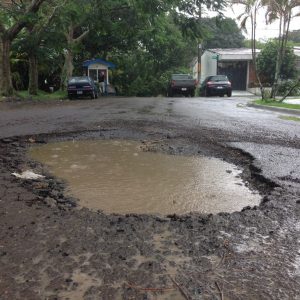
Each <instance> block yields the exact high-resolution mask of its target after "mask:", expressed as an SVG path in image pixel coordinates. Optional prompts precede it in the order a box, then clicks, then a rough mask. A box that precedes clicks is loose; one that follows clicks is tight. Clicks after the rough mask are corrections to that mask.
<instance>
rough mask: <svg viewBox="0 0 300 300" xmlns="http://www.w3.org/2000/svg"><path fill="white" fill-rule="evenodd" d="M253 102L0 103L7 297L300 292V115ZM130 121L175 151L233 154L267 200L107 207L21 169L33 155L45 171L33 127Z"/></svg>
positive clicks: (0, 226) (107, 130) (2, 294)
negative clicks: (192, 206) (224, 209)
mask: <svg viewBox="0 0 300 300" xmlns="http://www.w3.org/2000/svg"><path fill="white" fill-rule="evenodd" d="M248 101H249V99H247V98H239V97H232V98H227V97H225V98H213V97H211V98H159V97H157V98H100V99H97V100H80V101H52V102H42V103H38V102H15V103H11V102H2V103H0V146H1V147H0V299H5V300H10V299H22V300H23V299H30V300H34V299H37V300H39V299H105V300H106V299H172V300H173V299H179V300H181V299H193V300H198V299H234V300H235V299H236V300H238V299H255V300H256V299H280V300H282V299H300V291H299V280H300V252H299V249H300V238H299V237H300V201H299V200H300V179H299V178H300V123H299V122H296V121H287V120H282V119H280V118H279V116H280V115H281V114H280V113H275V112H270V111H264V110H261V109H255V108H250V107H247V102H248ZM123 127H124V128H126V130H127V131H126V133H125V134H124V136H125V137H127V136H135V135H137V136H138V134H140V136H141V138H140V139H143V138H145V137H146V138H147V139H148V140H149V141H151V140H152V139H158V140H159V143H158V144H155V145H158V147H160V146H161V147H162V148H161V149H162V150H165V149H167V150H168V149H173V150H174V151H175V154H176V153H180V151H181V150H182V148H184V146H185V144H189V145H188V147H186V149H184V150H185V151H191V153H193V151H194V150H195V149H196V150H195V151H196V153H201V152H197V151H198V150H199V149H200V150H201V149H202V148H203V149H205V151H206V152H205V154H208V155H209V154H211V155H214V154H215V153H217V154H218V155H221V157H223V158H224V159H226V157H225V156H226V155H228V157H230V161H231V162H235V161H237V162H239V163H240V164H242V166H244V167H245V173H246V174H245V176H246V177H247V179H249V180H250V181H251V180H252V179H255V180H256V184H259V182H258V181H261V182H262V183H264V184H265V183H266V184H267V185H268V188H267V189H266V188H264V187H265V186H264V187H263V188H262V189H261V190H262V191H264V192H265V194H264V195H263V196H264V198H263V201H262V203H261V205H260V206H259V207H254V208H253V209H250V208H248V209H244V210H243V211H241V212H239V211H237V212H234V213H232V214H226V213H220V214H218V215H204V214H203V215H201V214H191V215H186V216H176V215H173V216H168V217H162V218H160V217H157V216H149V215H128V216H120V215H108V214H104V213H101V212H91V211H89V210H87V209H73V208H70V207H71V206H72V203H74V202H72V201H73V200H72V199H69V198H67V197H65V196H64V195H63V192H64V188H65V185H64V184H63V183H61V182H60V181H57V180H56V179H55V178H52V177H50V176H48V177H47V178H45V179H44V180H42V181H40V182H24V181H22V180H17V179H15V178H14V177H13V176H12V175H11V173H12V172H14V171H15V170H21V169H22V167H23V166H28V165H29V166H31V167H33V168H34V169H35V168H37V169H38V170H39V171H40V172H42V171H43V168H42V167H41V166H40V165H38V164H36V163H33V162H32V161H30V160H28V159H27V158H26V147H27V145H28V141H29V138H30V137H32V140H34V139H35V138H38V136H37V135H39V134H50V136H52V135H51V134H53V136H54V139H55V138H57V136H58V135H57V133H58V134H60V133H61V134H62V136H63V135H64V133H65V134H66V136H67V135H68V136H70V135H71V136H72V132H73V133H74V138H76V137H77V136H78V135H79V136H80V133H83V132H87V131H89V132H92V135H93V134H95V133H97V136H98V137H99V136H102V137H103V136H104V137H106V135H107V137H108V138H109V137H111V136H113V134H114V130H115V131H116V132H119V133H118V134H121V136H122V132H121V133H120V131H122V128H123ZM139 132H140V133H139ZM24 136H26V139H24V138H23V137H24ZM202 136H203V139H201V137H202ZM12 137H14V138H13V139H9V138H12ZM42 138H43V136H42ZM137 138H139V136H138V137H137ZM191 139H194V140H195V141H196V143H195V144H197V147H198V146H199V148H195V147H194V144H193V143H192V142H191V141H190V140H191ZM170 146H171V147H170ZM164 147H166V148H164ZM236 149H239V150H236ZM240 150H242V151H240ZM210 151H211V153H210ZM166 152H168V151H166ZM244 153H248V154H250V155H248V154H247V155H245V154H244ZM222 155H223V156H222ZM253 177H255V178H253Z"/></svg>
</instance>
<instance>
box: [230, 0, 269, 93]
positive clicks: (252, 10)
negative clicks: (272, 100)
mask: <svg viewBox="0 0 300 300" xmlns="http://www.w3.org/2000/svg"><path fill="white" fill-rule="evenodd" d="M232 3H233V4H242V5H243V6H244V9H245V10H244V12H243V13H242V14H241V15H240V16H238V20H241V28H242V29H243V30H244V31H246V32H247V28H246V24H247V22H248V20H250V24H251V51H252V62H253V68H254V72H255V76H256V80H257V82H258V84H259V87H260V91H261V97H262V99H264V98H265V91H264V88H263V85H262V83H261V80H260V76H259V73H258V70H257V63H256V57H257V51H256V26H257V13H258V11H259V9H260V8H261V6H262V5H261V1H260V0H233V1H232Z"/></svg>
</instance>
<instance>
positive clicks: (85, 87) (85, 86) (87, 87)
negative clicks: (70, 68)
mask: <svg viewBox="0 0 300 300" xmlns="http://www.w3.org/2000/svg"><path fill="white" fill-rule="evenodd" d="M83 88H84V89H85V90H91V89H92V87H91V86H90V85H84V86H83Z"/></svg>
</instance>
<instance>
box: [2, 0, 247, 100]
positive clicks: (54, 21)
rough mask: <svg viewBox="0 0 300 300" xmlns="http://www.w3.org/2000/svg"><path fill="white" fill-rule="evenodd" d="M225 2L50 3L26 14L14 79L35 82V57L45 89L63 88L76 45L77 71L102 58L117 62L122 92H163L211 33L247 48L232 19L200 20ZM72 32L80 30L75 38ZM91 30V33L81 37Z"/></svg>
mask: <svg viewBox="0 0 300 300" xmlns="http://www.w3.org/2000/svg"><path fill="white" fill-rule="evenodd" d="M25 2H26V1H22V2H21V4H22V3H25ZM26 3H27V2H26ZM224 5H225V1H224V0H216V1H211V0H205V1H203V0H201V1H200V0H164V1H162V0H147V1H145V0H107V1H103V0H68V1H59V0H51V1H45V3H44V5H43V8H42V9H41V10H40V11H38V12H37V13H34V14H32V15H31V14H30V15H27V16H26V18H29V20H30V22H27V25H28V30H23V31H21V32H20V33H19V35H18V38H17V40H14V42H13V46H12V56H11V57H12V58H13V59H15V60H16V61H18V63H16V64H14V66H13V71H14V72H15V74H22V76H21V78H17V77H15V79H14V82H15V87H17V85H18V87H19V88H24V86H27V84H28V76H27V75H23V74H26V73H27V70H28V63H27V61H28V57H29V56H30V55H35V56H36V57H37V60H38V62H39V73H40V78H41V79H40V82H39V83H40V88H43V82H44V80H45V79H47V81H48V82H49V83H50V84H51V86H57V82H59V78H58V77H59V76H58V74H60V73H61V70H62V67H63V64H64V58H65V54H66V52H67V50H70V52H71V54H72V57H73V56H74V61H73V63H74V66H75V71H74V74H75V75H82V73H83V70H82V63H83V61H84V60H87V59H92V58H96V57H101V58H103V59H106V60H109V61H112V62H114V63H115V64H116V65H117V70H116V71H114V73H113V78H112V81H113V82H112V83H113V84H114V85H115V86H116V87H117V89H118V92H119V94H123V95H137V96H146V95H147V96H150V95H158V94H163V93H165V90H166V87H167V83H168V81H169V79H170V75H171V74H172V73H177V72H180V73H188V72H189V64H190V62H191V61H192V59H193V57H194V56H195V55H197V44H198V42H199V40H200V39H204V38H206V37H207V40H206V42H207V45H213V43H214V41H215V43H219V44H218V45H217V44H215V46H214V47H219V46H220V47H221V46H222V47H224V45H225V43H226V45H227V46H228V47H239V46H242V41H243V36H242V35H241V33H240V31H239V30H238V28H237V26H236V23H235V22H234V21H233V20H232V19H220V18H213V20H211V21H208V20H207V25H205V24H204V25H203V23H202V22H200V20H201V18H199V17H200V15H201V13H202V11H203V10H205V9H210V10H214V11H220V10H221V9H222V8H223V7H224ZM22 9H23V8H20V12H21V13H22ZM20 12H19V11H17V10H14V11H13V12H12V14H11V15H10V16H9V17H7V14H3V13H1V11H0V22H1V20H3V19H5V22H6V24H8V25H9V23H10V22H12V21H11V20H13V14H18V15H19V16H20V18H21V13H20ZM49 17H50V19H51V22H50V21H49V23H47V20H48V18H49ZM45 24H46V26H45ZM8 25H7V26H8ZM70 28H71V29H72V30H70ZM40 29H41V30H40ZM70 31H73V33H74V34H73V36H72V39H69V41H68V38H67V37H66V36H67V34H68V33H69V32H70ZM208 31H209V32H210V33H208ZM41 32H42V34H40V33H41ZM86 32H88V34H87V35H86V36H85V39H79V37H80V36H82V35H83V33H86ZM70 36H71V35H70ZM70 36H69V37H70ZM77 39H78V40H77ZM70 40H71V42H70ZM76 40H77V41H76ZM24 62H25V63H24ZM20 79H21V80H20ZM20 81H21V82H20ZM17 83H18V84H17ZM46 88H47V86H45V89H46Z"/></svg>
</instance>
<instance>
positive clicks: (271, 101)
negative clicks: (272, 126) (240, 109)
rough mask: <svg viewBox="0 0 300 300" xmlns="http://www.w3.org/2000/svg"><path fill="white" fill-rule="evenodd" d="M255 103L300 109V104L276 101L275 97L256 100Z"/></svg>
mask: <svg viewBox="0 0 300 300" xmlns="http://www.w3.org/2000/svg"><path fill="white" fill-rule="evenodd" d="M254 103H255V104H258V105H264V106H273V107H280V108H288V109H299V110H300V104H290V103H284V102H279V101H274V100H273V99H264V100H261V99H260V100H256V101H254Z"/></svg>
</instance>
